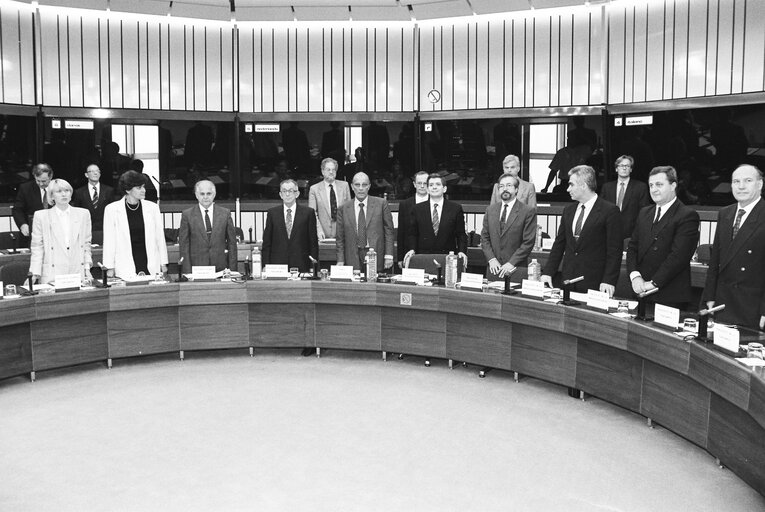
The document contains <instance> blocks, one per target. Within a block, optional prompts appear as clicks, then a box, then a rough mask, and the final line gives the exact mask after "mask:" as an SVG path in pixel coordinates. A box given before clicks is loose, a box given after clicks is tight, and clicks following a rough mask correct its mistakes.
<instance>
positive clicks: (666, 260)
mask: <svg viewBox="0 0 765 512" xmlns="http://www.w3.org/2000/svg"><path fill="white" fill-rule="evenodd" d="M648 188H649V190H650V191H651V198H652V199H653V200H654V202H655V203H656V204H655V205H651V206H646V207H644V208H643V209H641V210H640V213H639V214H638V217H637V223H636V225H635V230H634V231H633V233H632V238H631V239H630V242H629V246H628V247H627V272H628V273H629V278H630V281H631V283H632V291H634V292H635V294H640V293H643V292H648V291H650V290H653V289H654V288H658V289H659V291H658V292H656V293H654V294H653V295H651V296H650V299H649V300H650V302H652V303H656V304H663V305H665V306H670V307H674V308H678V309H681V310H685V309H687V307H688V303H689V302H690V300H691V298H692V296H693V291H692V289H691V258H692V257H693V253H694V251H695V250H696V246H697V245H698V242H699V214H698V213H697V212H696V210H694V209H693V208H689V207H688V206H686V205H684V204H683V203H682V202H681V201H680V199H678V198H677V194H676V193H677V172H676V171H675V169H674V168H673V167H670V166H661V167H654V168H653V169H652V170H651V173H650V174H649V176H648ZM622 213H623V212H622Z"/></svg>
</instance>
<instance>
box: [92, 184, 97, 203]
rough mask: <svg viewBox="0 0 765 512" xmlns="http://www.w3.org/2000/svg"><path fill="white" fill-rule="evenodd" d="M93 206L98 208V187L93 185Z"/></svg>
mask: <svg viewBox="0 0 765 512" xmlns="http://www.w3.org/2000/svg"><path fill="white" fill-rule="evenodd" d="M93 208H98V189H97V188H96V186H95V185H93Z"/></svg>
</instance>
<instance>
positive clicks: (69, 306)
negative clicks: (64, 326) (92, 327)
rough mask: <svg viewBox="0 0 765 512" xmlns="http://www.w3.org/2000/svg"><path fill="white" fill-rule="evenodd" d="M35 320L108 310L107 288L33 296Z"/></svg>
mask: <svg viewBox="0 0 765 512" xmlns="http://www.w3.org/2000/svg"><path fill="white" fill-rule="evenodd" d="M35 311H36V312H37V314H36V315H35V318H36V319H37V320H46V319H49V318H61V317H62V316H70V315H89V314H92V313H105V312H107V311H109V290H105V289H103V288H100V289H95V290H86V291H81V292H79V291H76V292H60V293H50V294H48V295H36V296H35Z"/></svg>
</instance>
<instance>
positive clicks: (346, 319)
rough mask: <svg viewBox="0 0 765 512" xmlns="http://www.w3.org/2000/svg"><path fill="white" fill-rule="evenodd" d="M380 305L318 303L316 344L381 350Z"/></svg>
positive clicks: (330, 346) (322, 346)
mask: <svg viewBox="0 0 765 512" xmlns="http://www.w3.org/2000/svg"><path fill="white" fill-rule="evenodd" d="M380 315H381V314H380V308H378V307H374V306H372V307H369V306H340V305H334V304H317V305H316V346H317V347H321V348H339V349H350V350H372V351H376V352H379V351H381V350H382V342H381V326H380V324H381V319H380Z"/></svg>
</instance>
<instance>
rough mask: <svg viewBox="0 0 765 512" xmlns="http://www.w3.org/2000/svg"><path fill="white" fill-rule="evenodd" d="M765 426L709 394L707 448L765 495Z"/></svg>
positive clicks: (725, 401) (721, 399)
mask: <svg viewBox="0 0 765 512" xmlns="http://www.w3.org/2000/svg"><path fill="white" fill-rule="evenodd" d="M763 439H765V430H763V428H762V427H761V426H760V425H759V424H757V422H756V421H754V420H753V419H752V417H751V416H749V415H748V414H746V413H745V412H743V411H742V410H741V409H739V408H738V407H736V406H735V405H733V404H731V403H730V402H728V401H727V400H725V399H723V398H720V397H719V396H717V395H716V394H714V393H713V394H712V400H711V407H710V411H709V441H708V444H707V449H708V450H709V451H710V452H712V453H713V454H714V455H715V456H716V457H717V458H718V459H720V461H721V462H722V463H723V464H724V465H725V466H726V467H728V468H730V469H731V470H733V472H734V473H736V474H737V475H738V476H739V477H741V479H742V480H743V481H745V482H746V483H748V484H749V485H751V486H752V487H753V488H754V489H756V490H757V491H758V492H759V493H760V494H762V495H765V464H763V461H765V442H763Z"/></svg>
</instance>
